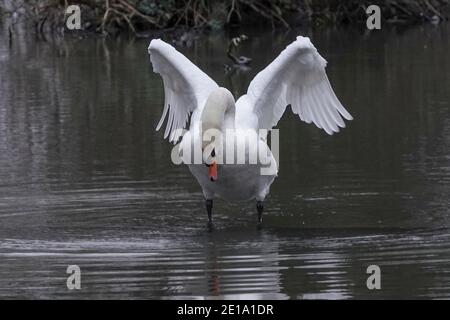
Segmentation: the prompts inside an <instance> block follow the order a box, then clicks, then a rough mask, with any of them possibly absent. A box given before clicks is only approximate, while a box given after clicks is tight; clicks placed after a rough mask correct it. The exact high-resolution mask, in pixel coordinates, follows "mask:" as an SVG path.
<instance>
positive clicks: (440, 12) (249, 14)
mask: <svg viewBox="0 0 450 320" xmlns="http://www.w3.org/2000/svg"><path fill="white" fill-rule="evenodd" d="M70 4H79V5H80V7H81V12H82V30H84V31H91V32H101V33H106V34H116V33H118V32H120V31H124V30H128V31H131V32H133V33H136V34H139V33H141V32H145V31H149V30H163V29H175V28H177V27H187V28H211V29H219V28H222V27H224V26H230V25H240V24H250V23H255V22H258V23H260V22H261V21H264V22H266V23H269V24H271V25H272V26H281V27H284V28H289V27H290V26H294V25H299V24H320V25H327V24H352V23H363V22H365V21H366V19H367V14H366V8H367V6H369V5H371V4H376V5H378V6H380V8H381V12H382V18H383V21H385V22H388V23H411V22H423V21H430V22H439V21H442V20H447V19H448V16H449V11H450V9H449V8H450V0H345V1H340V0H273V1H271V0H79V1H69V0H45V1H42V0H0V10H1V13H2V15H3V16H5V15H8V16H10V17H13V18H14V19H16V20H17V19H27V20H28V22H31V24H32V25H34V26H35V27H36V29H37V30H39V32H48V31H50V32H51V31H53V32H54V31H57V32H64V29H65V28H64V22H65V19H66V18H67V15H66V14H65V8H66V7H67V6H68V5H70Z"/></svg>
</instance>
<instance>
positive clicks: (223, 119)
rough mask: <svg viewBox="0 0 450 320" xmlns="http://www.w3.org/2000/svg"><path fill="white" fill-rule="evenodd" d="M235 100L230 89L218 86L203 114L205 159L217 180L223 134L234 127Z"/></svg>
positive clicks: (210, 172) (212, 176)
mask: <svg viewBox="0 0 450 320" xmlns="http://www.w3.org/2000/svg"><path fill="white" fill-rule="evenodd" d="M234 116H235V101H234V97H233V95H232V94H231V92H230V91H228V90H227V89H225V88H221V87H220V88H217V89H215V90H214V91H212V92H211V93H210V94H209V96H208V99H206V102H205V106H204V108H203V111H202V115H201V119H200V120H201V135H202V154H203V161H204V162H205V165H206V166H207V167H208V177H209V179H210V180H211V181H216V180H217V163H218V161H217V159H216V156H217V155H218V153H220V155H221V153H222V152H221V150H222V149H223V148H222V141H223V139H222V135H223V133H224V131H225V130H226V129H233V128H234Z"/></svg>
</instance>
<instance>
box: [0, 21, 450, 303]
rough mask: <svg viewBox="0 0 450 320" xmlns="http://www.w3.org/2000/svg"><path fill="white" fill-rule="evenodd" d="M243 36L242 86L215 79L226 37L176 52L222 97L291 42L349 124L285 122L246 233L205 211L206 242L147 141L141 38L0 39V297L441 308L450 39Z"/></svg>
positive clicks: (197, 206) (250, 208) (181, 170)
mask: <svg viewBox="0 0 450 320" xmlns="http://www.w3.org/2000/svg"><path fill="white" fill-rule="evenodd" d="M247 34H248V35H249V40H248V41H247V42H246V43H244V45H243V46H242V47H241V49H240V53H241V54H243V55H247V56H250V57H251V58H253V62H252V65H251V67H252V68H251V70H249V71H248V72H245V71H237V72H234V73H232V74H226V73H225V72H224V67H223V65H224V64H225V63H228V61H227V58H226V56H225V51H226V41H225V40H224V39H227V38H228V37H229V36H230V35H229V34H223V33H218V34H212V35H209V36H206V37H201V38H200V39H197V40H195V41H193V42H192V44H191V45H190V46H188V47H186V46H179V47H178V49H179V50H180V51H181V52H183V53H184V54H186V55H187V56H188V57H189V58H190V59H191V60H193V61H194V62H195V63H197V64H198V65H199V66H200V67H201V68H202V69H203V70H204V71H206V72H207V73H208V74H209V75H211V76H212V77H213V78H214V79H215V80H216V81H217V82H218V83H219V84H220V85H222V86H225V87H227V88H229V89H230V90H231V91H232V92H233V93H234V94H235V95H237V96H238V95H240V94H242V93H244V92H245V90H246V88H247V86H248V83H249V82H250V80H251V79H252V78H253V77H254V75H255V74H256V73H257V72H258V71H259V70H261V68H263V67H264V66H265V65H267V63H269V62H270V61H271V60H272V59H273V58H275V57H276V56H277V54H278V53H279V52H280V50H282V49H283V48H284V47H285V46H286V45H287V44H289V43H290V42H291V41H293V39H295V35H297V34H303V35H308V36H310V37H311V38H312V41H313V43H314V44H315V45H316V47H317V48H318V49H319V51H320V52H321V53H322V55H323V56H324V57H325V58H326V59H327V60H328V62H329V65H328V68H327V71H328V75H329V78H330V80H331V82H332V85H333V87H334V88H335V91H336V93H337V95H338V97H340V100H341V101H342V102H343V104H344V105H345V106H346V107H347V109H348V110H349V111H350V113H351V114H352V115H353V116H354V118H355V120H354V121H352V122H351V123H349V124H348V127H347V128H346V129H345V130H343V131H342V132H341V133H339V134H337V135H334V136H332V137H330V136H328V135H326V134H325V133H324V132H323V131H321V130H319V129H317V128H316V127H314V126H313V125H307V124H305V123H303V122H300V120H299V119H298V118H297V117H296V116H294V115H292V114H291V113H290V112H287V113H286V114H285V115H284V117H283V119H282V120H281V121H280V123H279V126H278V127H279V129H280V140H281V146H280V154H281V156H280V172H279V177H278V178H277V179H276V181H275V182H274V184H273V185H272V188H271V193H270V196H269V197H268V199H267V202H266V211H265V216H264V219H265V220H264V227H263V229H262V230H257V228H256V224H255V221H256V210H255V204H254V203H244V204H239V203H238V204H228V203H225V202H223V201H220V200H218V201H215V204H214V213H213V214H214V218H215V223H216V230H215V231H214V232H212V233H210V232H208V231H207V229H206V227H205V224H206V214H205V212H204V209H203V200H202V194H201V191H200V187H199V186H198V185H197V183H196V181H195V180H194V178H193V177H192V176H191V175H190V173H189V171H188V169H187V168H186V167H184V166H175V165H173V164H172V163H171V161H170V150H171V147H172V146H171V145H170V144H169V143H168V142H167V141H163V139H162V135H163V133H162V132H155V131H154V128H155V127H156V124H157V122H158V120H159V117H160V114H161V111H162V104H163V99H164V92H163V88H162V82H161V80H160V78H159V76H158V75H156V74H153V73H152V72H151V66H150V63H149V61H148V56H147V46H148V43H149V39H147V40H129V39H123V38H122V39H118V40H102V39H83V40H78V39H76V40H65V41H62V40H58V39H55V40H52V41H47V42H46V41H36V40H35V39H34V38H33V37H32V36H31V35H28V34H23V33H18V34H16V37H15V38H14V40H13V41H12V43H9V42H8V41H7V38H6V35H7V34H6V33H5V32H3V34H2V35H1V36H0V40H1V41H0V298H63V299H71V298H81V299H90V298H145V299H147V298H150V299H156V298H279V299H302V298H307V299H311V298H325V299H337V298H369V299H378V298H449V297H450V213H449V205H450V200H449V199H450V198H449V193H450V151H449V150H450V138H449V137H450V91H449V88H450V62H449V59H448V52H450V40H449V39H450V26H448V25H440V26H424V27H415V28H409V29H406V30H397V29H385V30H383V31H380V32H374V33H372V34H367V33H365V31H364V30H357V29H350V30H348V29H339V30H317V31H302V30H296V31H292V32H288V33H286V32H280V31H278V32H272V31H271V30H268V31H261V30H250V31H248V32H247ZM69 264H70V265H72V264H76V265H79V266H80V268H81V270H82V290H80V291H69V290H67V287H66V279H67V274H66V268H67V266H68V265H69ZM371 264H376V265H379V266H380V268H381V272H382V289H381V290H378V291H371V290H368V289H367V287H366V279H367V276H368V275H367V274H366V268H367V266H369V265H371Z"/></svg>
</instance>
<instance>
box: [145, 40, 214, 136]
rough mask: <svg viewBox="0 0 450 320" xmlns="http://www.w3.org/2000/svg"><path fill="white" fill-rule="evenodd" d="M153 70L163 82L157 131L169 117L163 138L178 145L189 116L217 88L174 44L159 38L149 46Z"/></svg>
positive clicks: (199, 108)
mask: <svg viewBox="0 0 450 320" xmlns="http://www.w3.org/2000/svg"><path fill="white" fill-rule="evenodd" d="M148 52H149V54H150V60H151V62H152V65H153V71H154V72H156V73H159V74H160V75H161V77H162V78H163V83H164V93H165V102H164V111H163V114H162V117H161V120H160V121H159V123H158V125H157V127H156V130H159V129H160V128H161V126H162V124H163V122H164V119H165V118H166V116H167V124H166V130H165V132H164V138H167V137H169V141H172V142H176V141H177V140H178V139H179V137H180V134H179V133H178V134H177V132H176V129H184V128H185V126H186V124H187V122H188V120H189V116H190V114H191V113H192V112H193V111H195V110H199V112H200V113H201V109H202V108H203V105H204V103H205V101H206V99H207V98H208V96H209V93H210V92H211V91H213V90H214V89H216V88H218V85H217V84H216V83H215V82H214V81H213V80H212V79H211V78H210V77H209V76H208V75H206V74H205V73H204V72H203V71H201V70H200V69H199V68H198V67H197V66H196V65H195V64H193V63H192V62H191V61H189V59H188V58H186V57H185V56H184V55H182V54H181V53H179V52H178V51H177V50H175V48H173V47H172V46H171V45H169V44H167V43H165V42H164V41H162V40H160V39H155V40H152V41H151V42H150V45H149V47H148Z"/></svg>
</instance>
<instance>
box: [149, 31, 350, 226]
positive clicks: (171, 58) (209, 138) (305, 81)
mask: <svg viewBox="0 0 450 320" xmlns="http://www.w3.org/2000/svg"><path fill="white" fill-rule="evenodd" d="M148 51H149V53H150V60H151V62H152V65H153V71H154V72H156V73H159V74H160V75H161V77H162V79H163V83H164V92H165V102H164V109H163V114H162V117H161V120H160V121H159V123H158V125H157V130H159V129H160V128H161V126H162V124H163V123H164V121H165V120H166V119H167V120H166V127H165V132H164V138H169V141H171V142H174V143H176V142H178V141H179V140H180V138H181V142H180V143H179V145H178V147H179V148H178V151H177V152H176V154H177V155H178V156H179V157H180V159H181V160H182V162H184V163H186V164H187V165H188V166H189V169H190V171H191V172H192V174H193V175H194V176H195V178H196V179H197V181H198V182H199V184H200V186H201V187H202V190H203V195H204V197H205V202H206V209H207V213H208V223H209V224H210V225H212V214H211V212H212V203H213V199H214V198H215V197H220V198H223V199H226V200H230V201H238V200H251V199H255V200H256V208H257V212H258V223H261V222H262V213H263V201H264V199H265V198H266V196H267V194H268V193H269V188H270V185H271V184H272V182H273V180H274V179H275V177H276V175H277V172H278V165H277V161H276V159H275V157H274V155H273V154H272V152H271V150H270V148H269V146H268V145H267V143H266V135H267V132H268V131H270V130H271V129H273V128H274V127H275V126H276V125H277V123H278V121H279V120H280V118H281V117H282V115H283V113H284V112H285V110H286V108H287V106H289V105H290V106H291V109H292V111H293V112H294V113H295V114H297V115H298V116H299V117H300V119H301V120H303V121H305V122H306V123H314V124H315V125H316V126H317V127H318V128H320V129H323V130H324V131H325V132H326V133H327V134H329V135H332V134H334V133H336V132H339V129H340V128H345V122H344V119H346V120H352V116H351V115H350V113H349V112H348V111H347V110H346V109H345V108H344V107H343V106H342V104H341V103H340V101H339V100H338V98H337V97H336V95H335V93H334V91H333V89H332V88H331V85H330V82H329V80H328V77H327V75H326V72H325V67H326V64H327V62H326V60H325V59H324V58H322V56H321V55H320V54H319V53H318V52H317V49H316V48H315V47H314V45H313V44H312V43H311V41H310V40H309V38H306V37H301V36H299V37H297V39H296V40H295V41H294V42H292V43H291V44H290V45H288V46H287V47H286V49H284V50H283V51H282V52H281V53H280V55H279V56H278V57H277V58H276V59H275V60H274V61H272V63H270V64H269V65H268V66H267V67H266V68H265V69H264V70H262V71H261V72H259V73H258V74H257V75H256V76H255V78H254V79H253V80H252V81H251V82H250V85H249V87H248V90H247V93H246V94H244V95H243V96H241V97H240V98H239V99H238V100H237V101H235V99H234V97H233V95H232V94H231V93H230V92H229V91H228V90H227V89H225V88H222V87H219V86H218V85H217V83H216V82H214V80H212V79H211V78H210V77H209V76H208V75H206V74H205V73H204V72H203V71H201V70H200V69H199V68H198V67H197V66H196V65H194V64H193V63H192V62H191V61H189V59H187V58H186V57H185V56H184V55H182V54H181V53H179V52H178V51H177V50H176V49H175V48H173V47H172V46H171V45H169V44H167V43H165V42H164V41H162V40H160V39H155V40H152V41H151V43H150V46H149V48H148ZM188 123H189V127H188ZM263 160H264V161H263Z"/></svg>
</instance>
